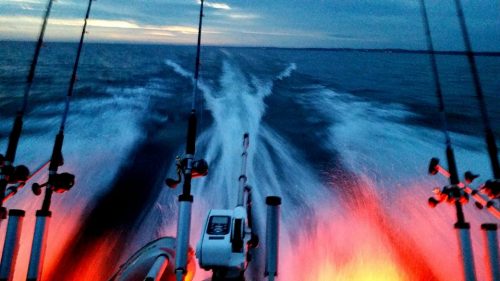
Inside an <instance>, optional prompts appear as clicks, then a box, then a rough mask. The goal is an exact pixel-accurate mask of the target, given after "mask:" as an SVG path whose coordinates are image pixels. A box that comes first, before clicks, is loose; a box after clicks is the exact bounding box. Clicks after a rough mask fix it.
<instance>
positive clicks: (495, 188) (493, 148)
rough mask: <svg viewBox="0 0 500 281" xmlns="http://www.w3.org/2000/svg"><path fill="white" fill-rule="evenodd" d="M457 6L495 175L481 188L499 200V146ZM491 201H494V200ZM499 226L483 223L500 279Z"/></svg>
mask: <svg viewBox="0 0 500 281" xmlns="http://www.w3.org/2000/svg"><path fill="white" fill-rule="evenodd" d="M455 7H456V10H457V15H458V21H459V24H460V30H461V32H462V38H463V40H464V46H465V53H466V55H467V61H468V63H469V69H470V71H471V74H472V82H473V85H474V91H475V93H476V98H477V101H478V103H479V109H480V112H481V118H482V122H483V126H484V137H485V141H486V147H487V150H488V156H489V158H490V164H491V169H492V171H493V177H494V178H493V179H490V180H487V181H486V182H485V183H484V184H483V186H482V187H481V188H480V189H481V190H482V191H483V192H484V193H486V194H487V195H488V197H490V198H491V199H493V200H497V201H499V200H500V164H499V161H498V148H497V145H496V141H495V135H494V134H493V130H492V129H491V124H490V118H489V116H488V109H487V107H486V102H485V100H484V95H483V89H482V87H481V81H480V79H479V71H478V69H477V64H476V59H475V57H474V53H473V52H472V44H471V42H470V36H469V32H468V31H467V25H466V23H465V16H464V12H463V7H462V2H461V1H460V0H455ZM490 202H493V203H494V201H490ZM494 207H496V206H494ZM490 209H491V208H490ZM497 227H498V226H497V224H496V223H489V224H482V225H481V229H482V230H483V232H484V235H483V237H484V239H485V243H484V245H485V253H486V255H485V257H486V260H485V264H486V269H487V270H486V271H487V272H488V279H489V280H500V267H498V264H499V258H498V238H497V237H498V236H497Z"/></svg>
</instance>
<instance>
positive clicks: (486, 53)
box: [0, 39, 500, 56]
mask: <svg viewBox="0 0 500 281" xmlns="http://www.w3.org/2000/svg"><path fill="white" fill-rule="evenodd" d="M0 42H20V43H36V40H19V39H0ZM44 43H61V44H77V43H78V42H75V41H64V40H61V41H59V40H50V41H44ZM85 44H105V45H158V46H189V47H193V46H196V44H194V43H193V44H183V43H177V44H176V43H171V42H169V43H162V42H147V41H143V42H137V41H90V42H86V43H85ZM202 47H211V48H242V49H244V48H247V49H280V50H297V51H300V50H310V51H362V52H386V53H418V54H429V53H435V54H445V55H466V54H467V53H468V52H467V51H466V50H434V51H432V52H431V51H430V50H422V49H405V48H353V47H281V46H258V45H255V46H252V45H217V44H203V45H202ZM472 54H473V55H478V56H500V50H499V51H472Z"/></svg>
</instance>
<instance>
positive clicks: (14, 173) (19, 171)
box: [0, 154, 30, 184]
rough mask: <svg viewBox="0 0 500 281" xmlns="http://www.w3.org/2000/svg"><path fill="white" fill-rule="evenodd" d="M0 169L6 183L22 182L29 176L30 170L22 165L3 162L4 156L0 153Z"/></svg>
mask: <svg viewBox="0 0 500 281" xmlns="http://www.w3.org/2000/svg"><path fill="white" fill-rule="evenodd" d="M0 169H1V171H2V175H3V177H4V179H5V180H6V181H7V183H8V184H19V183H24V182H25V181H27V180H28V178H29V176H30V170H29V169H28V167H26V166H24V165H19V166H15V167H14V166H13V165H11V164H6V163H5V157H4V156H3V155H2V154H0Z"/></svg>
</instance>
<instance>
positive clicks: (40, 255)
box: [26, 210, 52, 281]
mask: <svg viewBox="0 0 500 281" xmlns="http://www.w3.org/2000/svg"><path fill="white" fill-rule="evenodd" d="M51 216H52V213H51V212H50V211H42V210H38V211H36V223H35V234H34V235H33V244H32V245H31V255H30V262H29V266H28V276H27V278H26V280H27V281H39V280H41V278H42V270H43V261H44V259H45V250H46V249H47V236H48V235H47V234H48V232H49V223H50V218H51Z"/></svg>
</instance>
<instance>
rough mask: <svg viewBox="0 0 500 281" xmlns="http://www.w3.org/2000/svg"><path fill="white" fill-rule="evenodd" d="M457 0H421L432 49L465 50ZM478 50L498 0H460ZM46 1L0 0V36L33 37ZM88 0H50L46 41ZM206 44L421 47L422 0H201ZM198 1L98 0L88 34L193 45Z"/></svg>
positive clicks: (498, 42) (495, 42)
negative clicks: (51, 0)
mask: <svg viewBox="0 0 500 281" xmlns="http://www.w3.org/2000/svg"><path fill="white" fill-rule="evenodd" d="M454 1H455V0H426V3H427V7H428V13H429V19H430V25H431V32H432V33H433V41H434V44H435V48H436V49H437V50H452V51H456V50H463V39H462V36H461V33H460V29H459V24H458V18H457V13H456V9H455V4H454ZM461 1H462V3H463V7H464V13H465V17H466V22H467V24H468V29H469V32H470V34H471V41H472V47H473V49H474V50H475V51H497V52H498V51H500V0H461ZM47 3H48V0H1V1H0V40H36V39H37V37H38V33H39V32H40V26H41V22H42V17H43V14H44V11H45V9H46V6H47ZM87 3H88V2H87V1H86V0H57V1H55V2H54V4H53V7H52V12H51V16H50V20H49V25H48V27H47V32H46V40H48V41H77V40H78V39H79V33H80V32H81V26H82V24H83V17H84V15H85V11H86V6H87ZM205 4H206V8H205V13H204V14H205V17H204V26H203V43H204V44H206V45H223V46H228V45H229V46H266V47H289V48H369V49H372V48H402V49H419V50H422V49H425V38H424V31H423V25H422V20H421V15H420V6H419V5H420V4H419V0H214V1H206V2H205ZM198 13H199V0H98V1H94V2H93V4H92V11H91V14H90V20H89V27H88V35H87V37H86V40H87V41H90V42H133V43H151V44H157V43H160V44H195V43H196V34H197V23H198Z"/></svg>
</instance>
